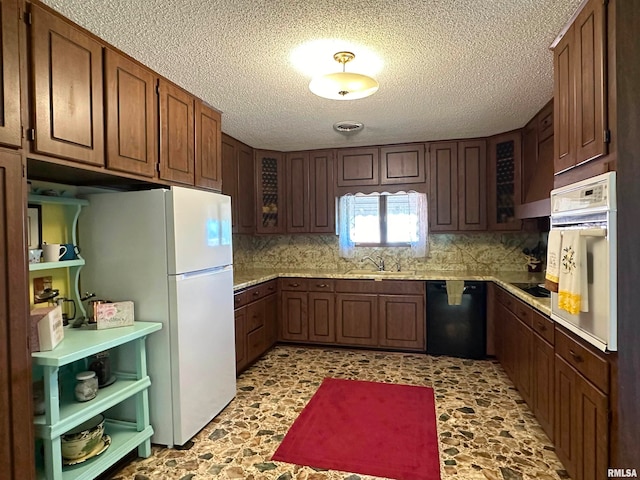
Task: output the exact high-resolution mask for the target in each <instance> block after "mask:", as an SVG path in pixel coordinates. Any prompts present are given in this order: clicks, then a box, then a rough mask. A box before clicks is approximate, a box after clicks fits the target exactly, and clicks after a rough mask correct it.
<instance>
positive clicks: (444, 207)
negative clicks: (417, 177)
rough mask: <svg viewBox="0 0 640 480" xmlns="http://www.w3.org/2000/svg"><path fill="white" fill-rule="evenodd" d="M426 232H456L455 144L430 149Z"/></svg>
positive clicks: (456, 166)
mask: <svg viewBox="0 0 640 480" xmlns="http://www.w3.org/2000/svg"><path fill="white" fill-rule="evenodd" d="M429 178H430V179H431V181H430V186H431V188H430V193H429V229H430V230H431V231H434V232H438V231H447V230H449V231H451V230H457V229H458V144H457V143H456V142H442V143H432V144H431V145H429Z"/></svg>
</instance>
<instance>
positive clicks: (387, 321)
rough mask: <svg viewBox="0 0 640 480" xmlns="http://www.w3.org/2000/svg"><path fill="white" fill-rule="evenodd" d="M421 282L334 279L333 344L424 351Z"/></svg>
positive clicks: (423, 313)
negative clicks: (334, 341) (334, 338)
mask: <svg viewBox="0 0 640 480" xmlns="http://www.w3.org/2000/svg"><path fill="white" fill-rule="evenodd" d="M425 315H426V313H425V282H422V281H409V280H407V281H405V280H392V281H380V282H377V281H373V280H339V281H336V343H337V344H340V345H353V346H367V347H386V348H390V349H398V350H414V351H421V352H423V351H425V346H426V336H425V325H426V316H425Z"/></svg>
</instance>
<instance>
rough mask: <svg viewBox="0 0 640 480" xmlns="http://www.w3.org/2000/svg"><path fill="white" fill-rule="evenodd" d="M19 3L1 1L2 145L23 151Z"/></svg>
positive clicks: (0, 132) (0, 87)
mask: <svg viewBox="0 0 640 480" xmlns="http://www.w3.org/2000/svg"><path fill="white" fill-rule="evenodd" d="M18 22H19V15H18V2H17V0H2V1H0V59H1V60H0V61H1V62H2V63H1V64H0V144H2V145H5V146H9V147H20V146H21V144H22V122H21V120H20V61H19V43H18V38H19V37H18Z"/></svg>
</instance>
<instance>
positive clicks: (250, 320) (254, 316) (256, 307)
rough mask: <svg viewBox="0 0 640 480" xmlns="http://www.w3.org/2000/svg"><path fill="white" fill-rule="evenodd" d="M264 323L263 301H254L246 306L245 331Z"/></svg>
mask: <svg viewBox="0 0 640 480" xmlns="http://www.w3.org/2000/svg"><path fill="white" fill-rule="evenodd" d="M263 325H264V302H254V303H252V304H251V305H249V306H248V307H247V332H252V331H253V330H255V329H256V328H258V327H262V326H263Z"/></svg>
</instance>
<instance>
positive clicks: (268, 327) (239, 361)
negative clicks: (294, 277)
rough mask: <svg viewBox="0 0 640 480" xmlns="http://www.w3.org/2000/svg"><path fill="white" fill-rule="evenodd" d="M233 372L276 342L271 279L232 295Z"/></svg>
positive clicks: (273, 287) (273, 290)
mask: <svg viewBox="0 0 640 480" xmlns="http://www.w3.org/2000/svg"><path fill="white" fill-rule="evenodd" d="M234 308H235V311H234V312H235V328H236V331H235V339H236V373H240V372H241V371H243V370H244V369H245V368H247V367H248V366H249V365H251V364H252V363H253V362H254V361H255V360H257V359H258V358H260V357H261V356H262V355H264V353H265V352H266V351H267V350H269V349H270V348H271V347H272V346H273V345H274V344H275V341H276V330H277V320H278V318H277V313H278V312H277V283H276V280H271V281H268V282H265V283H261V284H259V285H256V286H253V287H249V288H247V289H245V290H242V291H239V292H236V293H235V294H234Z"/></svg>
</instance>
